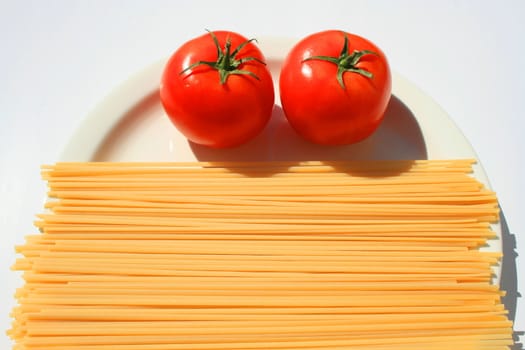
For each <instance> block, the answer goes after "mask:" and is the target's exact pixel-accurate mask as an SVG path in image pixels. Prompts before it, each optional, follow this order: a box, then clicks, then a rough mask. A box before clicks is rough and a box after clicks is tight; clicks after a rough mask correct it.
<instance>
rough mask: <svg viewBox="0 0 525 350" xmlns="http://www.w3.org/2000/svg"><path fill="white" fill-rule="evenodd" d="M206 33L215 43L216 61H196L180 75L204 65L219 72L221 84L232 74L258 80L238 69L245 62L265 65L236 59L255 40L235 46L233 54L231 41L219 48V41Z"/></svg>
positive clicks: (253, 74) (245, 71)
mask: <svg viewBox="0 0 525 350" xmlns="http://www.w3.org/2000/svg"><path fill="white" fill-rule="evenodd" d="M208 33H210V35H211V37H212V39H213V42H214V43H215V47H216V48H217V61H198V62H195V63H193V64H191V65H190V66H188V67H187V68H186V69H184V70H183V71H182V72H180V74H184V73H185V72H187V71H188V70H191V69H193V68H195V67H198V66H201V65H205V66H209V67H211V68H213V69H216V70H217V71H218V72H219V77H220V82H221V84H224V83H226V80H227V79H228V77H229V76H230V75H232V74H236V75H243V74H244V75H249V76H251V77H253V78H255V79H257V80H260V79H259V77H258V76H257V75H256V74H255V73H253V72H250V71H248V70H243V69H239V67H240V66H241V65H242V64H243V63H246V62H249V61H256V62H259V63H261V64H263V65H266V63H264V62H263V61H261V60H260V59H258V58H256V57H243V58H241V59H237V58H236V56H237V54H238V53H239V52H240V51H241V50H242V49H243V48H244V47H245V46H246V45H248V44H249V43H251V42H252V41H257V40H255V39H250V40H246V41H245V42H243V43H241V44H240V45H239V46H237V47H236V48H235V49H234V50H233V52H232V51H231V40H230V38H227V39H226V43H225V45H224V49H222V48H221V45H220V44H219V40H218V39H217V36H215V34H214V33H213V32H211V31H209V30H208Z"/></svg>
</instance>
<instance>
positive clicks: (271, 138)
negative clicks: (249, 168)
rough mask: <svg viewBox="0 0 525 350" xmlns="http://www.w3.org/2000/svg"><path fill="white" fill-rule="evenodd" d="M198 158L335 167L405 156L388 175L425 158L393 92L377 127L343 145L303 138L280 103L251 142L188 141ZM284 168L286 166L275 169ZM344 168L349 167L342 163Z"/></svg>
mask: <svg viewBox="0 0 525 350" xmlns="http://www.w3.org/2000/svg"><path fill="white" fill-rule="evenodd" d="M190 145H191V149H192V151H193V153H194V155H195V156H196V158H197V159H199V160H201V161H285V162H287V166H290V165H293V164H297V163H298V162H301V161H307V160H318V161H323V162H326V163H327V164H330V165H332V166H334V167H337V166H338V164H337V162H331V161H343V160H348V161H354V160H359V161H363V160H406V162H400V163H396V166H395V168H392V169H390V171H389V174H388V175H394V174H396V173H400V172H403V171H405V170H408V169H409V168H410V166H411V165H412V163H413V162H412V161H413V160H415V159H427V149H426V144H425V140H424V138H423V134H422V132H421V129H420V127H419V124H418V123H417V120H416V118H415V116H414V115H413V113H412V112H411V111H410V109H409V108H408V107H407V106H406V105H405V104H404V103H403V102H402V101H401V100H400V99H398V98H397V97H396V96H392V97H391V99H390V102H389V104H388V107H387V110H386V112H385V118H384V120H383V122H382V123H381V125H380V126H379V128H378V129H377V130H376V131H375V132H374V134H372V135H371V136H370V137H368V138H367V139H366V140H364V141H361V142H359V143H356V144H352V145H345V146H321V145H317V144H314V143H311V142H309V141H306V140H305V139H303V138H302V137H301V136H299V135H298V134H297V133H296V132H295V130H294V129H293V128H292V127H291V126H290V124H289V123H288V122H287V120H286V117H285V115H284V112H283V110H282V108H281V107H280V106H277V105H275V106H274V110H273V114H272V118H271V119H270V122H269V123H268V125H267V126H266V127H265V129H264V130H263V131H262V132H261V133H260V134H259V135H258V136H257V137H255V138H254V139H253V140H251V141H250V142H248V143H246V144H244V145H241V146H240V147H236V148H231V149H213V148H209V147H205V146H200V145H197V144H193V143H190ZM277 170H279V171H285V170H286V166H284V165H283V168H282V169H276V171H277ZM345 171H349V172H351V171H352V169H351V167H348V166H347V165H345Z"/></svg>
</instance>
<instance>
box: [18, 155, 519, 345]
mask: <svg viewBox="0 0 525 350" xmlns="http://www.w3.org/2000/svg"><path fill="white" fill-rule="evenodd" d="M473 166H474V162H473V161H472V160H468V159H465V160H464V159H459V160H418V161H367V162H344V161H337V162H320V161H319V162H318V161H309V162H186V163H96V162H86V163H84V162H83V163H57V164H53V165H45V166H42V177H43V179H44V180H45V181H47V183H48V186H49V200H48V202H47V203H46V204H45V212H43V213H41V214H39V215H37V219H36V221H35V226H36V227H37V228H38V229H39V231H40V233H38V234H33V235H28V236H27V237H26V242H25V244H23V245H21V246H18V247H16V250H17V252H18V253H19V254H20V255H21V257H20V258H19V259H17V261H16V262H15V264H14V266H13V269H14V270H17V271H22V277H23V279H24V282H25V283H24V285H23V287H22V288H20V289H19V290H18V291H17V292H16V298H17V300H18V305H17V306H16V307H15V308H14V309H13V311H12V314H11V316H12V318H13V325H12V328H11V329H10V330H9V331H8V334H9V336H10V337H11V338H12V339H13V341H14V347H13V349H16V350H41V349H50V350H65V349H68V350H69V349H78V350H102V349H107V350H110V349H111V350H118V349H126V350H128V349H131V350H163V349H164V350H167V349H170V350H176V349H180V350H182V349H188V350H189V349H194V350H197V349H199V350H212V349H265V350H271V349H281V350H284V349H287V350H300V349H302V350H339V349H369V350H372V349H374V350H394V349H420V348H425V349H431V350H438V349H439V350H441V349H447V350H448V349H451V348H452V349H476V350H477V349H484V350H491V349H492V350H495V349H503V348H509V347H510V346H512V344H513V339H512V323H511V322H510V321H509V320H508V317H507V311H506V310H505V308H504V306H503V304H502V303H501V297H502V296H504V292H503V291H501V290H500V289H499V287H498V286H497V285H495V284H493V282H492V278H493V271H494V267H495V266H496V265H497V264H498V262H499V259H500V258H501V254H500V253H495V252H489V251H485V250H484V249H483V247H484V246H486V245H487V244H488V243H489V242H490V241H491V240H493V239H497V237H496V234H495V232H494V231H493V230H492V226H491V224H493V223H496V222H497V221H498V218H499V212H498V204H497V198H496V195H495V193H493V192H492V191H490V190H489V189H487V188H485V186H484V185H483V184H482V183H481V182H479V181H477V180H476V179H475V178H474V177H473V176H472V174H471V173H472V169H473Z"/></svg>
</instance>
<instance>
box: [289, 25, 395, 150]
mask: <svg viewBox="0 0 525 350" xmlns="http://www.w3.org/2000/svg"><path fill="white" fill-rule="evenodd" d="M345 35H346V36H347V38H348V53H352V52H354V50H357V51H362V50H370V51H373V52H374V53H375V54H366V55H363V56H362V57H361V58H360V60H359V61H358V63H357V64H356V67H357V68H359V69H362V70H365V71H367V72H370V73H372V75H373V76H372V77H371V78H368V77H366V76H363V75H361V74H358V73H355V72H349V71H347V72H345V73H343V81H344V88H343V87H342V86H341V85H340V83H339V82H338V80H337V72H338V66H337V64H334V63H332V62H328V61H324V60H319V59H309V60H306V61H305V59H308V58H310V57H312V56H329V57H335V58H337V57H339V56H340V54H341V50H342V48H343V43H344V38H345ZM279 88H280V97H281V103H282V107H283V111H284V114H285V116H286V118H287V119H288V121H289V123H290V124H291V126H292V127H293V128H294V129H295V131H296V132H297V133H298V134H299V135H301V136H302V137H304V138H305V139H307V140H309V141H311V142H313V143H317V144H322V145H346V144H352V143H356V142H359V141H362V140H364V139H366V138H367V137H368V136H370V135H371V134H372V133H373V132H374V131H375V130H376V129H377V128H378V126H379V125H380V123H381V122H382V120H383V118H384V114H385V111H386V108H387V106H388V102H389V100H390V96H391V88H392V77H391V72H390V67H389V65H388V61H387V59H386V56H385V55H384V53H383V52H382V51H381V50H380V49H379V48H378V47H377V46H376V45H374V44H373V43H371V42H370V41H369V40H367V39H365V38H362V37H360V36H358V35H355V34H351V33H345V32H342V31H338V30H328V31H323V32H319V33H315V34H312V35H309V36H307V37H305V38H303V39H302V40H301V41H299V42H298V43H297V44H296V45H295V46H294V47H293V48H292V49H291V51H290V52H289V53H288V55H287V57H286V58H285V60H284V62H283V66H282V68H281V74H280V77H279Z"/></svg>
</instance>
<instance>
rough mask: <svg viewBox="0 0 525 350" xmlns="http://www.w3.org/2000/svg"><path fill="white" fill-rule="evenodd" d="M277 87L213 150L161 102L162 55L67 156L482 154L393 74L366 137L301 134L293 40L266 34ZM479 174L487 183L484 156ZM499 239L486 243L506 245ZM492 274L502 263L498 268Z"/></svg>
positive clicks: (105, 104) (95, 114)
mask: <svg viewBox="0 0 525 350" xmlns="http://www.w3.org/2000/svg"><path fill="white" fill-rule="evenodd" d="M258 42H259V46H260V48H261V49H262V51H263V52H264V53H265V56H266V59H267V63H268V67H269V68H270V70H271V72H272V76H273V79H274V85H275V89H276V90H275V91H276V106H275V108H274V113H273V116H272V119H271V121H270V123H269V124H268V126H267V127H266V129H265V130H264V131H263V132H262V133H261V134H260V135H259V136H258V137H256V138H255V139H254V140H252V141H250V142H249V143H247V144H245V145H243V146H241V147H238V148H235V149H228V150H214V149H209V148H207V147H202V146H198V145H194V144H191V143H189V142H188V141H187V140H186V139H185V138H184V137H183V136H182V135H181V134H180V133H179V132H178V131H177V130H176V129H175V127H174V126H173V125H172V124H171V122H170V121H169V120H168V118H167V116H166V115H165V113H164V110H163V108H162V106H161V104H160V99H159V94H158V87H159V81H160V77H161V72H162V70H163V68H164V64H165V62H166V60H165V59H163V60H161V61H159V62H157V63H154V64H152V65H151V66H150V67H147V68H146V69H144V70H143V71H141V72H139V73H138V74H136V75H135V76H133V77H131V78H130V79H129V80H127V81H126V82H124V83H123V84H122V85H121V86H119V87H118V88H117V89H115V90H114V92H113V93H112V94H110V95H109V96H108V97H107V98H106V99H105V100H103V101H102V102H101V103H100V105H99V106H98V107H97V108H95V109H94V110H93V111H92V112H91V113H89V114H88V115H87V117H86V119H85V120H84V122H83V124H82V125H81V127H80V128H79V129H78V131H77V132H76V133H75V134H74V135H73V137H72V139H71V141H70V142H69V144H68V145H67V147H66V149H65V151H64V152H63V154H62V157H61V160H62V161H193V160H202V161H209V160H345V159H347V160H363V159H454V158H456V159H457V158H474V159H477V155H476V153H475V152H474V150H473V148H472V146H471V145H470V144H469V142H468V141H467V140H466V138H465V137H464V135H463V134H462V133H461V131H460V130H459V129H458V128H457V126H456V125H455V124H454V122H453V121H452V120H451V119H450V118H449V117H448V115H447V114H446V113H445V112H444V111H443V110H442V109H441V108H440V107H439V106H438V105H437V104H436V103H435V102H434V101H433V100H432V99H431V98H429V97H428V96H426V95H425V94H424V93H422V92H421V91H420V90H419V89H417V88H416V87H415V86H413V85H412V84H411V83H410V82H408V81H407V80H405V79H403V78H402V77H400V76H399V75H398V74H396V73H394V74H393V84H392V93H393V97H392V99H391V102H390V104H389V107H388V109H387V113H386V116H385V119H384V122H383V123H382V124H381V126H380V127H379V129H378V130H377V131H376V132H375V133H374V134H373V135H372V136H371V137H369V138H368V139H366V140H365V141H363V142H361V143H358V144H355V145H350V146H343V147H323V146H316V145H313V144H311V143H308V142H306V141H304V140H302V139H301V138H300V137H299V136H297V135H296V134H295V132H294V131H293V130H292V129H291V127H290V126H289V125H288V124H287V123H286V121H285V118H284V116H283V113H282V110H281V109H280V101H279V90H278V83H277V82H278V77H279V69H280V65H281V63H282V60H283V59H284V57H285V56H286V54H287V52H288V51H289V49H290V48H291V47H292V46H293V44H294V41H293V40H290V39H285V38H262V39H259V40H258ZM474 175H475V176H476V178H477V179H479V180H480V181H482V182H483V183H484V184H485V185H486V186H488V187H490V186H489V183H488V180H487V176H486V174H485V171H484V170H483V168H482V166H481V164H480V163H479V160H478V163H477V164H476V165H475V167H474ZM493 228H494V230H495V231H496V233H497V234H498V239H495V240H491V241H490V244H489V246H488V247H486V249H487V250H490V251H497V252H501V251H502V244H501V226H500V225H494V226H493ZM495 273H496V277H495V282H498V281H499V276H500V269H499V267H498V268H496V269H495Z"/></svg>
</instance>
